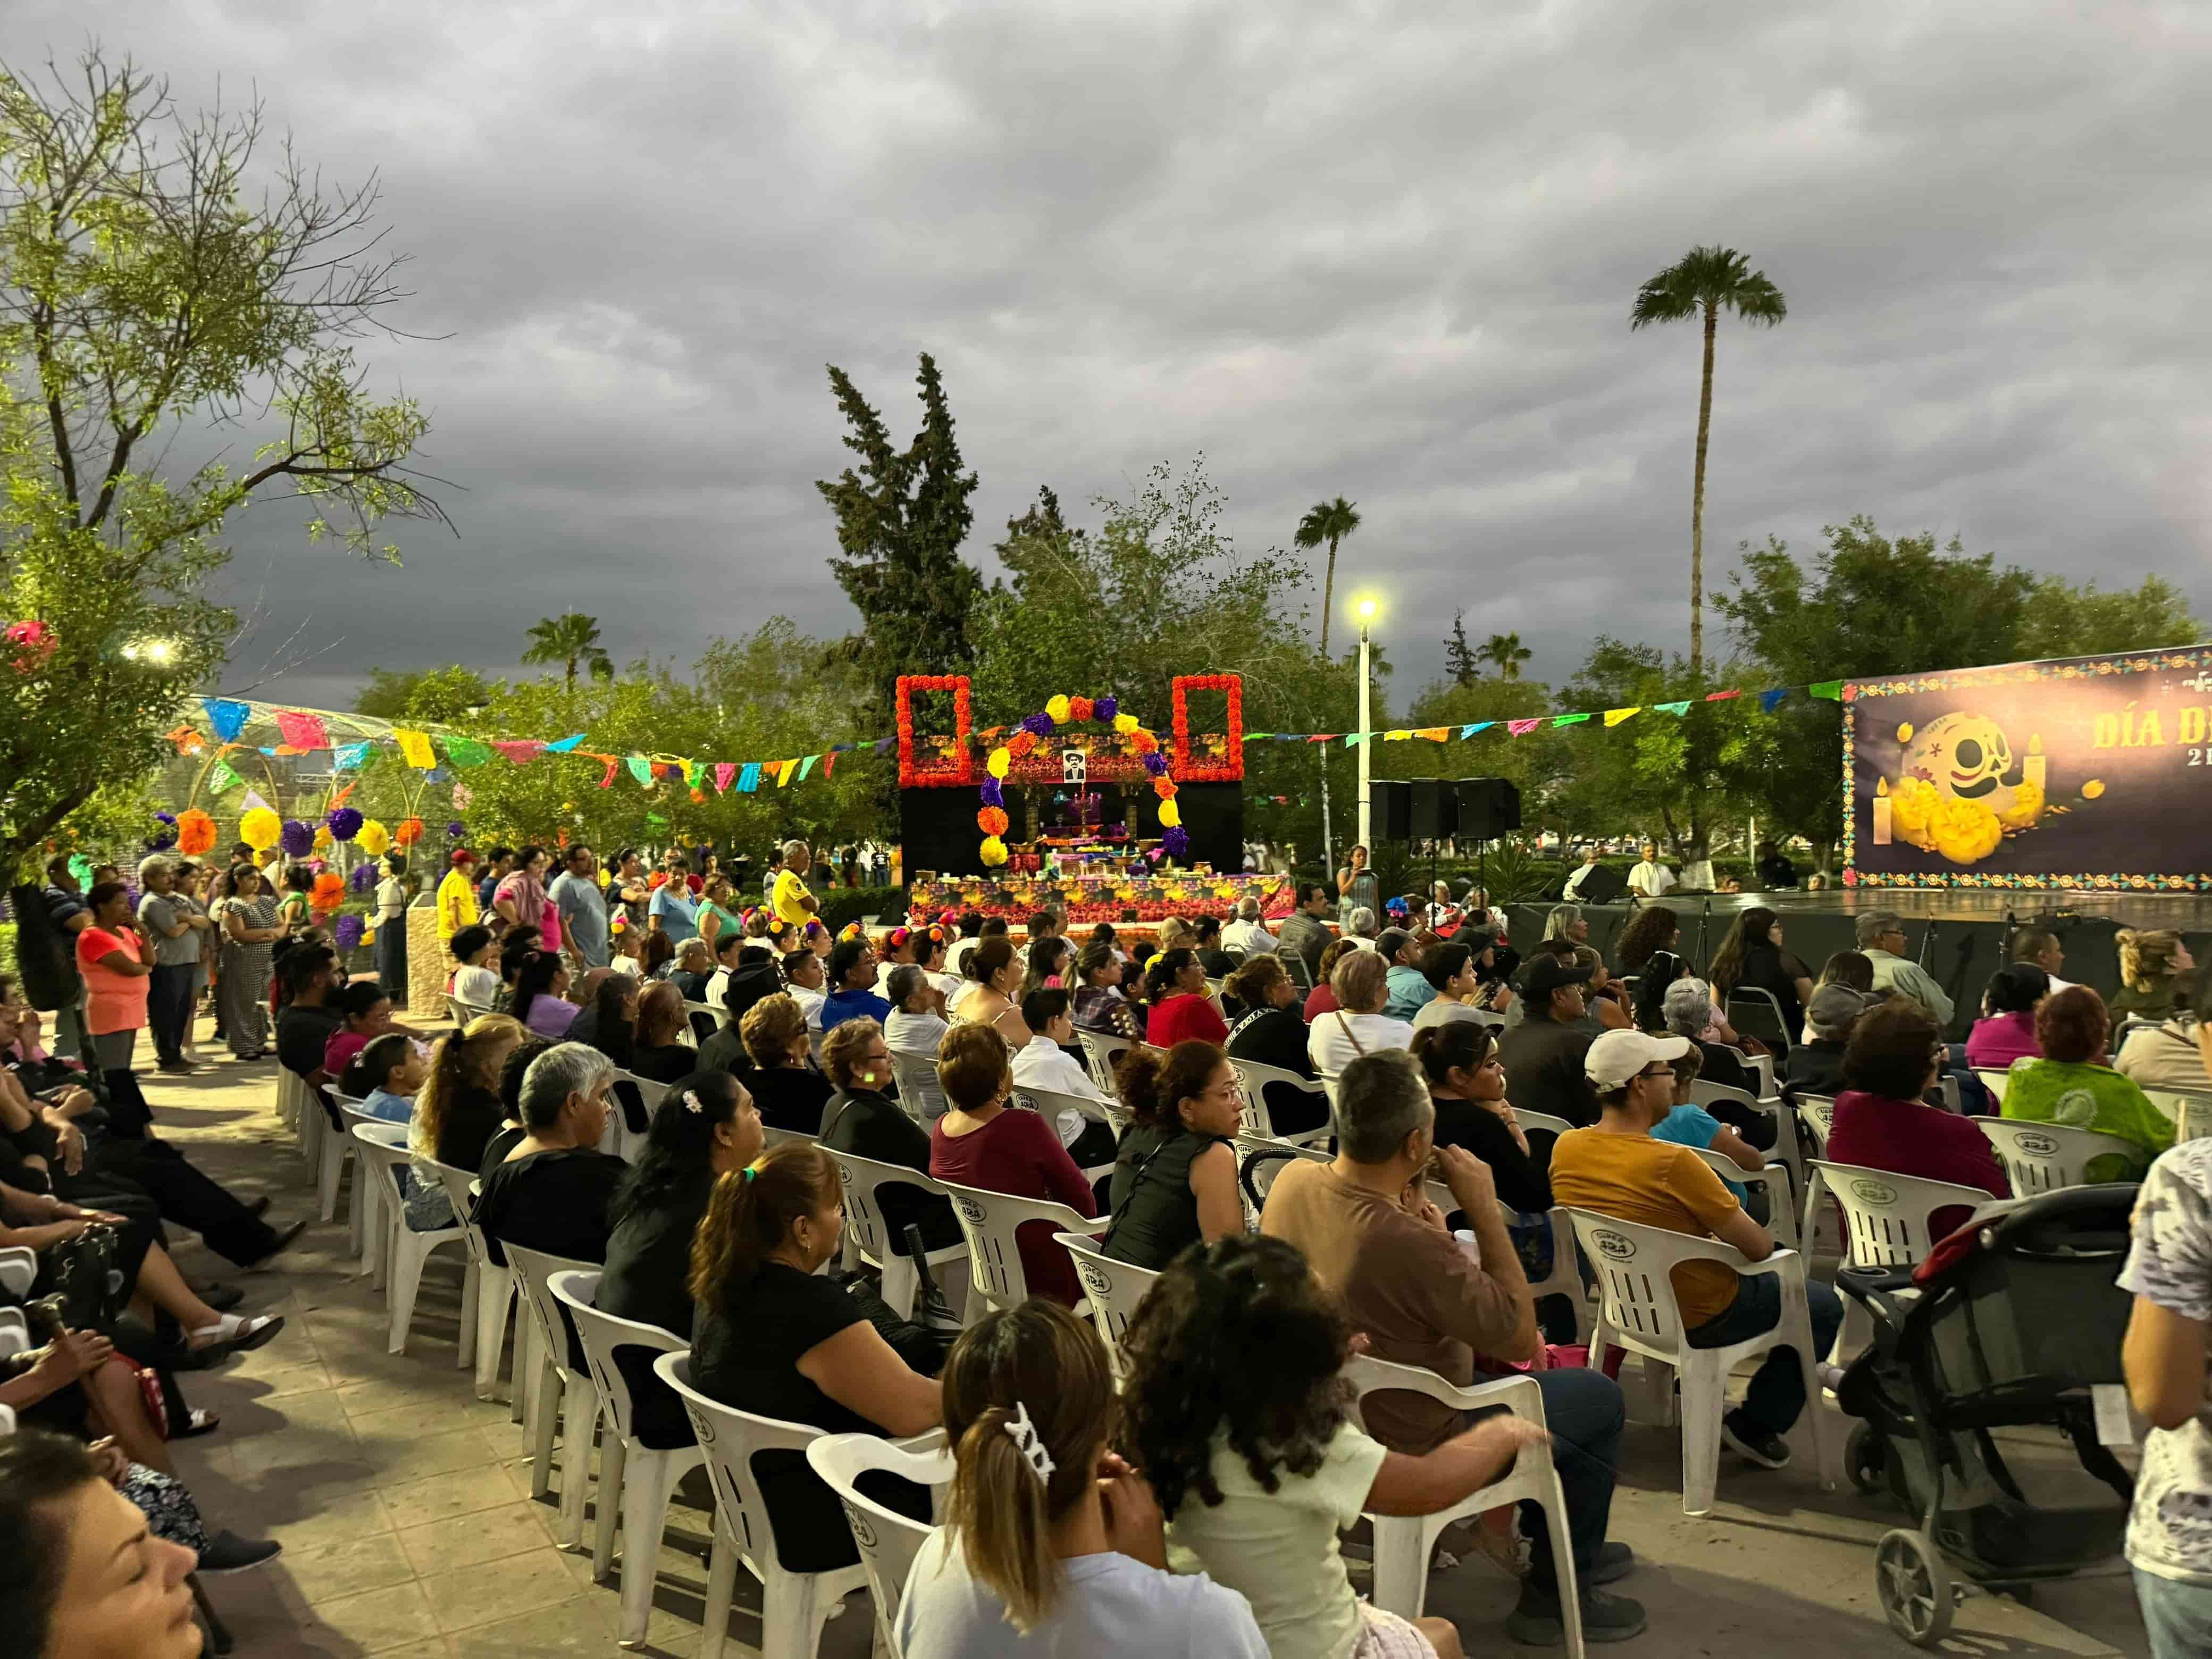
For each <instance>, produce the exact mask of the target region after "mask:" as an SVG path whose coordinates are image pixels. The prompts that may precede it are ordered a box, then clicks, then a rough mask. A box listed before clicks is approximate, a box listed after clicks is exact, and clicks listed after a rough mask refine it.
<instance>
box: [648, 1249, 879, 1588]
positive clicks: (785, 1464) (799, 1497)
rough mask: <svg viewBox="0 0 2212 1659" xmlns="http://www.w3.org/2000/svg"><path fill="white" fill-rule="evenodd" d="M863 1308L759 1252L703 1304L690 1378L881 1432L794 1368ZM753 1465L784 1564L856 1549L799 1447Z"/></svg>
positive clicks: (849, 1556)
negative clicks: (746, 1269)
mask: <svg viewBox="0 0 2212 1659" xmlns="http://www.w3.org/2000/svg"><path fill="white" fill-rule="evenodd" d="M865 1319H866V1315H865V1314H864V1313H862V1312H861V1311H860V1304H858V1303H856V1302H854V1300H853V1299H852V1297H848V1296H847V1295H846V1294H845V1292H844V1291H843V1290H842V1289H841V1288H840V1287H839V1286H838V1285H837V1283H836V1281H835V1280H834V1279H823V1278H822V1277H820V1276H819V1275H818V1274H813V1273H800V1272H799V1269H797V1268H796V1267H787V1266H785V1265H784V1264H783V1263H782V1262H781V1261H764V1262H763V1263H762V1264H761V1265H760V1267H758V1268H757V1269H756V1270H755V1271H754V1273H752V1275H751V1277H750V1279H747V1280H746V1281H745V1282H744V1284H742V1285H733V1286H732V1288H731V1290H730V1291H728V1293H727V1294H726V1295H725V1296H724V1297H722V1299H721V1302H720V1305H719V1306H713V1307H709V1306H706V1305H702V1306H701V1307H700V1309H699V1311H698V1317H697V1319H696V1321H695V1322H694V1323H693V1326H692V1333H691V1385H692V1387H694V1388H696V1389H698V1390H699V1392H700V1393H702V1394H703V1395H707V1396H708V1397H709V1398H710V1399H714V1400H719V1401H722V1402H723V1403H724V1404H726V1405H731V1406H735V1407H737V1408H738V1410H739V1411H744V1412H751V1413H755V1414H756V1415H757V1416H761V1417H774V1418H779V1419H782V1420H783V1421H785V1422H787V1423H805V1424H810V1425H812V1426H814V1427H815V1428H817V1429H821V1430H823V1431H825V1432H827V1433H829V1434H877V1435H879V1434H881V1433H882V1432H883V1430H882V1429H881V1428H879V1427H878V1426H877V1425H875V1424H873V1423H871V1422H869V1421H868V1419H866V1418H865V1417H862V1416H861V1415H860V1413H858V1412H854V1411H849V1410H848V1409H847V1408H846V1407H843V1406H841V1405H839V1404H838V1403H837V1402H836V1401H834V1400H832V1399H831V1398H830V1397H829V1395H826V1394H824V1393H823V1392H822V1390H821V1389H817V1388H816V1387H815V1386H814V1384H813V1383H810V1382H809V1381H807V1379H806V1378H805V1376H801V1375H800V1374H799V1358H800V1357H801V1356H802V1355H804V1354H805V1352H807V1350H809V1349H810V1348H812V1347H815V1346H817V1345H819V1344H821V1343H823V1342H826V1341H828V1340H829V1339H830V1338H831V1337H833V1336H835V1335H836V1334H838V1333H839V1332H840V1331H842V1330H844V1329H845V1328H847V1327H848V1326H851V1325H857V1324H860V1323H861V1322H863V1321H864V1320H865ZM753 1473H754V1474H755V1475H756V1476H757V1478H758V1480H759V1481H760V1486H761V1495H762V1497H763V1498H765V1499H766V1500H767V1503H768V1506H769V1515H770V1516H771V1522H770V1524H771V1525H772V1526H773V1528H774V1529H775V1544H776V1553H777V1555H778V1556H779V1557H780V1558H781V1561H782V1564H783V1565H784V1566H785V1567H787V1568H788V1569H789V1570H791V1571H793V1572H826V1571H830V1570H831V1569H833V1568H836V1567H840V1566H849V1565H852V1564H853V1563H854V1562H856V1561H858V1560H859V1559H860V1552H859V1551H858V1550H856V1549H855V1548H854V1545H853V1534H852V1530H851V1528H849V1527H848V1526H847V1525H846V1522H845V1511H844V1509H843V1507H842V1505H841V1504H839V1503H838V1502H837V1498H836V1494H835V1493H834V1492H831V1491H830V1490H829V1487H828V1486H825V1485H823V1481H822V1479H821V1477H820V1476H819V1475H817V1474H815V1473H814V1471H813V1470H811V1469H810V1468H807V1467H806V1460H805V1457H804V1456H803V1455H800V1454H799V1453H797V1452H763V1453H762V1454H761V1455H758V1456H757V1457H756V1458H754V1460H753Z"/></svg>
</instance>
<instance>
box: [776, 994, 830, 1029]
mask: <svg viewBox="0 0 2212 1659" xmlns="http://www.w3.org/2000/svg"><path fill="white" fill-rule="evenodd" d="M783 988H784V989H785V990H787V991H788V992H790V993H791V1000H793V1002H795V1003H797V1004H798V1005H799V1012H801V1013H803V1014H805V1016H806V1029H807V1030H810V1031H811V1032H813V1033H814V1035H815V1036H821V1035H822V1005H823V1003H824V1002H826V1001H828V1000H829V993H828V992H827V991H810V990H808V989H806V988H805V987H804V986H800V985H787V986H785V987H783Z"/></svg>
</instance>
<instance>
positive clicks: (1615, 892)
mask: <svg viewBox="0 0 2212 1659" xmlns="http://www.w3.org/2000/svg"><path fill="white" fill-rule="evenodd" d="M1579 867H1580V866H1577V868H1579ZM1627 890H1628V878H1627V877H1626V876H1625V875H1623V874H1622V873H1621V872H1620V871H1618V870H1616V869H1614V868H1613V866H1611V865H1609V864H1601V865H1599V866H1596V867H1595V868H1594V869H1593V870H1591V872H1589V874H1588V875H1586V876H1584V877H1583V884H1582V885H1581V886H1579V887H1577V889H1575V901H1576V902H1577V903H1578V904H1617V903H1619V902H1620V896H1621V895H1622V894H1623V893H1625V892H1626V891H1627Z"/></svg>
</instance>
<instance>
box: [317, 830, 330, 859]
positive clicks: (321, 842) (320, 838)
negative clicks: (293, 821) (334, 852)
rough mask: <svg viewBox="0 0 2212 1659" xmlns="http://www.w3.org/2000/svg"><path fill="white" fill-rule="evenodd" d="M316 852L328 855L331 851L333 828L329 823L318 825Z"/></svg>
mask: <svg viewBox="0 0 2212 1659" xmlns="http://www.w3.org/2000/svg"><path fill="white" fill-rule="evenodd" d="M315 850H316V851H317V852H318V853H327V852H329V851H330V850H331V826H330V825H329V824H327V823H324V824H318V825H317V826H316V827H315Z"/></svg>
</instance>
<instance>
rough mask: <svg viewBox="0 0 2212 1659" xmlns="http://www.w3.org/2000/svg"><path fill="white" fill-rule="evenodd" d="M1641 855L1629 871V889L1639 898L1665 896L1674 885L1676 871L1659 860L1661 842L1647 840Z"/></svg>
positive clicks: (1641, 849) (1640, 850)
mask: <svg viewBox="0 0 2212 1659" xmlns="http://www.w3.org/2000/svg"><path fill="white" fill-rule="evenodd" d="M1638 852H1639V853H1640V854H1641V856H1640V857H1639V858H1638V860H1637V862H1636V863H1635V865H1634V866H1632V867H1631V868H1630V870H1629V872H1628V890H1629V891H1630V892H1632V893H1633V894H1635V895H1636V896H1638V898H1648V899H1656V898H1664V897H1666V896H1667V895H1668V891H1669V890H1672V889H1673V887H1674V872H1673V871H1672V870H1669V869H1668V867H1667V866H1665V865H1663V864H1662V863H1661V862H1660V861H1659V843H1658V842H1650V841H1647V842H1644V845H1643V846H1642V847H1641V848H1638Z"/></svg>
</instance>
